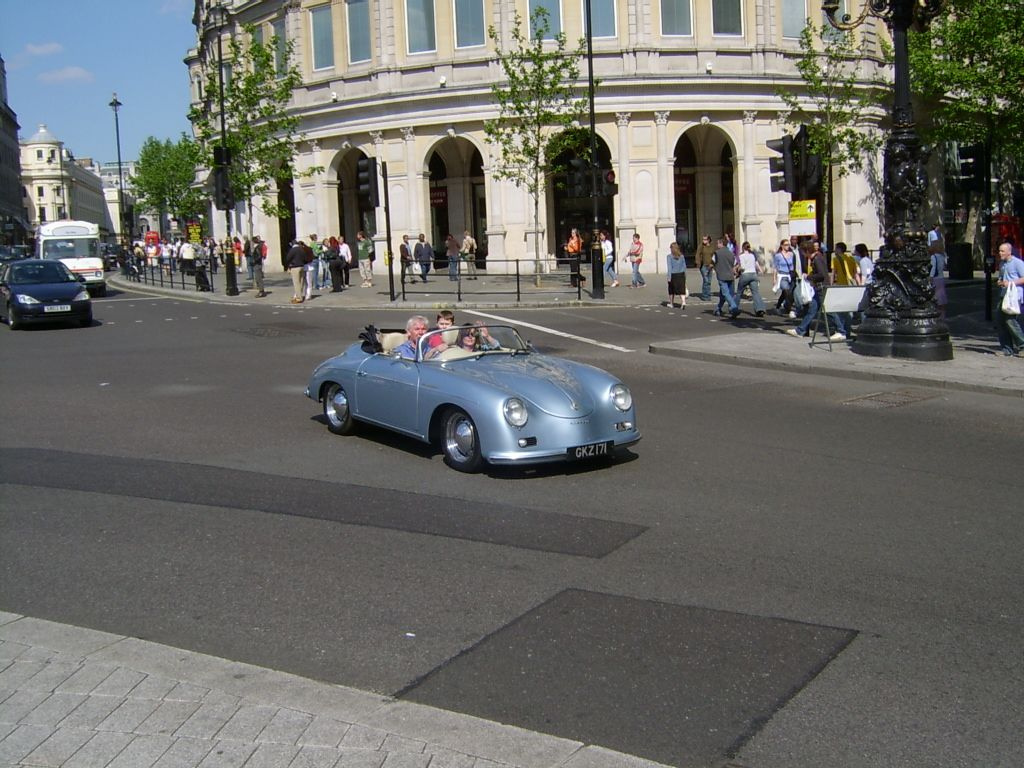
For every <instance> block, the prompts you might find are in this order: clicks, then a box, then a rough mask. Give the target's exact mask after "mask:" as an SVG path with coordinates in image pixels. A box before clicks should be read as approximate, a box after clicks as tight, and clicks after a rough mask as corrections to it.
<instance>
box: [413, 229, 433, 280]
mask: <svg viewBox="0 0 1024 768" xmlns="http://www.w3.org/2000/svg"><path fill="white" fill-rule="evenodd" d="M412 255H413V258H414V259H415V260H416V263H417V264H419V265H420V275H421V276H422V277H423V282H424V283H425V282H427V275H428V274H430V265H431V264H432V263H433V261H434V249H433V248H431V247H430V243H428V242H427V236H426V235H425V234H423V233H422V232H420V238H419V241H418V242H417V243H416V247H415V248H413V253H412Z"/></svg>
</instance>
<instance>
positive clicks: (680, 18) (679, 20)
mask: <svg viewBox="0 0 1024 768" xmlns="http://www.w3.org/2000/svg"><path fill="white" fill-rule="evenodd" d="M692 18H693V16H692V15H691V13H690V0H661V34H663V35H680V36H685V37H690V36H692V35H693V23H692V21H691V19H692Z"/></svg>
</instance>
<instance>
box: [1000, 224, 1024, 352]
mask: <svg viewBox="0 0 1024 768" xmlns="http://www.w3.org/2000/svg"><path fill="white" fill-rule="evenodd" d="M998 285H999V311H997V312H996V333H998V334H999V347H1000V349H1001V350H1002V352H1003V354H1004V355H1006V356H1007V357H1012V356H1013V355H1021V354H1022V353H1024V328H1022V327H1021V322H1020V321H1021V292H1022V288H1021V286H1024V261H1021V260H1020V259H1018V258H1017V257H1016V256H1014V255H1013V250H1012V249H1011V247H1010V244H1009V243H1003V244H1002V245H1000V246H999V281H998Z"/></svg>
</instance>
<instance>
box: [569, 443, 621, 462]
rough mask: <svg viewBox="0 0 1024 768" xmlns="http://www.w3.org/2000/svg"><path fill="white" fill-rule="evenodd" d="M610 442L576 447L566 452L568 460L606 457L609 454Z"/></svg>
mask: <svg viewBox="0 0 1024 768" xmlns="http://www.w3.org/2000/svg"><path fill="white" fill-rule="evenodd" d="M611 450H612V441H611V440H606V441H605V442H603V443H590V444H589V445H577V446H576V447H574V448H569V449H567V450H566V454H567V456H568V457H569V458H570V459H592V458H594V457H596V456H607V455H609V454H610V453H611Z"/></svg>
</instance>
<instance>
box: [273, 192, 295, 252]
mask: <svg viewBox="0 0 1024 768" xmlns="http://www.w3.org/2000/svg"><path fill="white" fill-rule="evenodd" d="M277 205H278V207H279V209H280V210H282V211H287V212H288V215H287V216H285V217H283V218H279V219H278V220H277V232H278V247H279V248H280V251H279V253H281V254H285V253H288V249H289V248H291V247H292V243H293V242H294V241H295V237H296V235H297V232H296V230H295V186H294V182H293V180H292V177H291V176H290V175H289V176H287V177H284V178H278V180H277Z"/></svg>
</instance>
